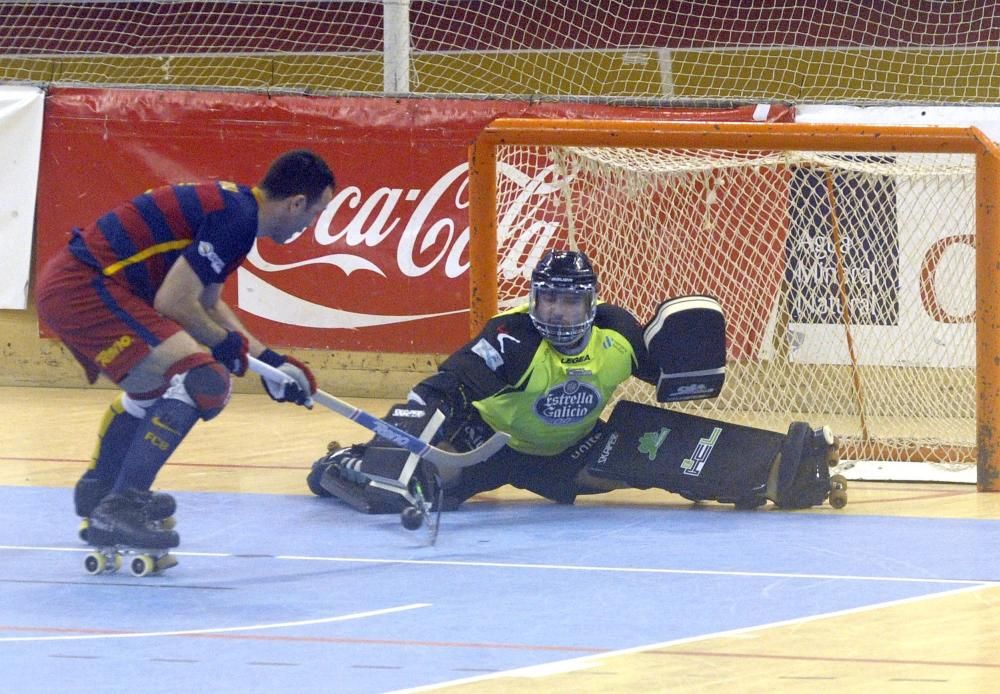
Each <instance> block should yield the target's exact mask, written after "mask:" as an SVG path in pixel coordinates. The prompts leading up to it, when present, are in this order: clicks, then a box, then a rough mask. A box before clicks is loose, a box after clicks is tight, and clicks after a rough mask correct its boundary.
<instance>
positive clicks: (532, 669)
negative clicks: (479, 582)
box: [386, 584, 992, 694]
mask: <svg viewBox="0 0 1000 694" xmlns="http://www.w3.org/2000/svg"><path fill="white" fill-rule="evenodd" d="M989 587H992V584H984V585H978V586H969V587H965V588H957V589H955V590H949V591H945V592H942V593H932V594H930V595H919V596H915V597H910V598H901V599H899V600H890V601H888V602H880V603H876V604H874V605H863V606H861V607H852V608H850V609H846V610H837V611H835V612H825V613H823V614H818V615H811V616H809V617H796V618H794V619H786V620H782V621H780V622H771V623H768V624H759V625H757V626H752V627H742V628H740V629H730V630H727V631H719V632H715V633H712V634H700V635H698V636H688V637H685V638H680V639H673V640H672V641H661V642H660V643H650V644H646V645H644V646H634V647H632V648H623V649H621V650H617V651H608V652H607V653H595V654H592V655H585V656H580V657H577V658H569V659H567V660H557V661H554V662H551V663H545V664H542V665H530V666H528V667H522V668H515V669H513V670H505V671H503V672H491V673H489V674H486V675H476V676H473V677H466V678H463V679H457V680H449V681H446V682H437V683H435V684H429V685H422V686H420V687H412V688H408V689H396V690H393V691H391V692H386V694H417V693H418V692H429V691H435V690H437V689H439V688H441V687H454V686H458V685H462V684H471V683H474V682H483V681H486V680H495V679H499V678H501V677H524V678H532V677H546V676H550V675H556V674H562V673H566V672H574V671H576V670H585V669H588V668H592V667H597V666H598V665H601V664H602V663H603V661H604V660H605V659H609V658H614V657H617V656H622V655H629V654H631V653H641V652H643V651H651V650H661V649H664V648H671V647H673V646H681V645H684V644H689V643H698V642H701V641H708V640H711V639H718V638H727V637H732V636H740V635H742V634H750V633H753V632H757V631H764V630H766V629H775V628H778V627H784V626H791V625H794V624H806V623H808V622H815V621H819V620H822V619H829V618H832V617H843V616H845V615H851V614H859V613H862V612H870V611H872V610H879V609H882V608H884V607H895V606H897V605H907V604H910V603H916V602H921V601H924V600H932V599H936V598H940V597H945V596H952V595H957V594H960V593H965V592H970V591H975V590H982V589H984V588H989Z"/></svg>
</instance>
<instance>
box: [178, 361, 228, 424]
mask: <svg viewBox="0 0 1000 694" xmlns="http://www.w3.org/2000/svg"><path fill="white" fill-rule="evenodd" d="M231 394H232V381H231V380H230V377H229V372H228V371H227V370H226V368H225V367H224V366H222V364H220V363H218V362H212V363H210V364H201V365H199V366H196V367H194V368H193V369H191V370H190V371H185V372H184V373H180V374H175V375H174V376H172V377H171V378H170V387H169V388H168V389H167V392H166V393H165V394H164V397H165V398H170V399H173V400H180V401H181V402H184V403H187V404H188V405H191V406H192V407H194V408H195V409H196V410H197V411H198V415H199V416H200V417H201V418H202V419H204V420H205V421H206V422H207V421H208V420H210V419H212V418H214V417H216V416H217V415H218V414H219V413H220V412H222V408H224V407H225V406H226V403H228V402H229V396H230V395H231Z"/></svg>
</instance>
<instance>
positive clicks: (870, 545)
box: [0, 487, 1000, 694]
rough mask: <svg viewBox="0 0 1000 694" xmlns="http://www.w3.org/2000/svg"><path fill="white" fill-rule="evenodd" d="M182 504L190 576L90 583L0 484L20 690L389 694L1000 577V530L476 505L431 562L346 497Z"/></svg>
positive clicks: (11, 649) (763, 515) (791, 516)
mask: <svg viewBox="0 0 1000 694" xmlns="http://www.w3.org/2000/svg"><path fill="white" fill-rule="evenodd" d="M176 496H177V499H178V504H179V512H178V515H179V524H178V528H177V529H178V531H179V532H180V534H181V547H180V548H179V550H178V552H177V554H178V557H179V560H180V564H179V565H178V566H177V567H175V568H173V569H170V570H169V571H168V572H167V573H166V574H164V575H162V576H153V577H146V578H135V577H133V576H131V575H129V574H128V573H127V572H122V573H119V574H110V575H102V576H88V575H86V573H85V572H84V570H83V557H84V554H85V548H84V546H83V545H82V544H81V543H79V541H77V539H76V536H75V530H76V518H75V517H74V516H73V515H72V512H71V492H70V491H69V490H66V489H48V488H36V487H0V504H2V505H3V508H5V510H6V513H5V516H6V518H7V519H8V522H7V523H4V524H3V528H2V530H0V545H2V548H0V559H2V560H3V562H2V567H0V585H2V592H0V595H2V598H0V670H2V671H3V672H4V674H5V678H4V680H5V681H6V682H7V683H8V684H9V683H11V682H16V683H17V686H16V691H19V692H49V691H60V692H73V691H88V692H91V691H94V690H95V689H102V688H106V687H107V686H111V687H112V688H113V689H118V688H121V689H124V688H126V687H130V683H132V684H134V685H135V686H137V687H139V688H140V690H141V691H144V692H160V691H162V692H174V691H182V690H186V689H189V688H190V689H196V688H199V687H204V686H205V685H206V683H208V682H217V683H218V686H216V687H213V688H214V689H217V690H219V689H221V691H244V692H257V691H260V692H264V691H268V692H273V691H310V690H312V691H336V692H343V693H358V694H363V693H368V692H389V691H394V690H400V689H405V688H408V687H418V686H422V685H429V684H433V683H443V682H448V681H452V680H459V679H464V678H469V677H475V676H478V675H486V674H489V673H494V672H501V671H506V670H510V669H514V668H519V667H525V666H530V665H538V664H544V663H552V662H555V661H560V660H566V659H570V658H577V657H580V656H586V655H594V654H598V653H602V652H606V651H615V650H620V649H626V648H631V647H638V646H643V645H647V644H655V643H660V642H664V641H672V640H676V639H683V638H689V637H698V636H702V635H707V634H712V633H717V632H723V631H729V630H733V629H739V628H744V627H753V626H757V625H764V624H771V623H775V622H781V621H784V620H791V619H798V618H803V617H809V616H813V615H822V614H828V613H831V612H837V611H841V610H847V609H851V608H858V607H864V606H868V605H874V604H878V603H883V602H889V601H895V600H900V599H905V598H911V597H918V596H924V595H928V594H933V593H938V592H942V591H952V590H958V589H962V588H966V587H969V586H973V585H975V584H976V583H982V582H996V581H1000V566H998V565H997V562H996V561H995V555H996V550H995V546H996V538H997V537H998V536H1000V521H983V520H949V519H944V520H941V519H919V518H899V517H879V516H847V515H839V514H833V513H830V514H807V513H780V512H764V511H756V512H753V511H750V512H738V511H734V510H731V509H729V508H726V507H721V506H717V505H706V506H705V507H703V508H698V507H692V508H681V509H677V508H673V509H657V508H652V507H635V506H611V505H609V506H599V505H598V506H595V505H587V506H576V507H567V506H557V505H554V504H549V503H545V502H539V503H525V502H511V503H507V504H494V503H470V504H467V505H466V506H465V507H463V508H462V510H460V511H458V512H454V513H448V514H445V515H444V518H443V522H442V526H441V532H440V536H439V538H438V542H437V544H436V545H435V546H433V547H431V546H429V545H428V544H427V543H426V539H427V536H426V534H425V533H424V532H423V531H416V532H411V531H407V530H405V529H403V528H402V527H401V525H400V524H399V521H398V518H397V517H396V516H363V515H361V514H358V513H356V512H354V511H351V510H349V509H347V508H345V507H343V506H340V505H339V504H337V503H336V502H334V501H332V500H326V499H317V498H313V497H307V496H275V495H261V494H211V493H180V494H177V495H176ZM12 519H16V522H11V520H12Z"/></svg>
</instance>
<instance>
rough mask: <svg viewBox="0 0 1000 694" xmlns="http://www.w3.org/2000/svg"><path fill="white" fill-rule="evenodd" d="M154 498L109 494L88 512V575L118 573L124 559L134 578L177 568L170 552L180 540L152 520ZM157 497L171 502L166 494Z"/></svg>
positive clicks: (133, 493)
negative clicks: (89, 548)
mask: <svg viewBox="0 0 1000 694" xmlns="http://www.w3.org/2000/svg"><path fill="white" fill-rule="evenodd" d="M155 496H156V495H154V494H152V493H150V492H143V491H138V490H134V489H127V490H125V491H124V492H122V493H120V494H114V493H112V494H108V495H107V496H106V497H104V498H103V499H102V500H101V502H100V503H99V504H98V505H97V506H96V507H95V508H94V509H93V510H92V511H91V513H90V518H89V525H88V527H87V531H86V542H87V544H89V545H91V546H92V547H94V548H95V550H94V551H93V552H91V553H90V554H88V555H87V557H86V559H85V560H84V568H85V569H86V570H87V573H89V574H91V575H97V574H101V573H105V572H109V573H110V572H115V571H118V569H120V568H121V566H122V564H123V561H124V560H125V559H127V560H128V563H129V570H130V571H131V572H132V574H133V575H134V576H146V575H149V574H157V573H160V572H162V571H165V570H166V569H169V568H170V567H172V566H176V565H177V558H176V557H174V556H173V555H172V554H170V550H171V549H172V548H174V547H176V546H177V545H179V544H180V537H179V536H178V535H177V533H176V532H175V531H174V530H168V529H164V528H163V527H161V524H162V520H160V521H156V520H151V515H153V512H154V511H156V510H157V509H155V508H154V507H155V506H156V505H157V502H154V501H153V497H155ZM160 496H161V497H166V498H168V499H170V501H171V502H173V499H172V497H170V496H169V495H167V494H163V495H160ZM159 503H165V502H163V501H161V502H159ZM162 508H165V506H164V507H162ZM162 508H161V509H159V511H160V512H161V513H162Z"/></svg>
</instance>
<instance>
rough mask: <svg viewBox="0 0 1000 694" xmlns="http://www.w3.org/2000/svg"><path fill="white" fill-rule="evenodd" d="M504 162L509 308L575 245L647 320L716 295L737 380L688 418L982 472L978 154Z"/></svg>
mask: <svg viewBox="0 0 1000 694" xmlns="http://www.w3.org/2000/svg"><path fill="white" fill-rule="evenodd" d="M497 160H498V162H497V166H498V168H497V172H498V173H497V211H496V212H497V218H498V232H497V233H498V246H499V247H498V255H497V259H498V260H497V262H498V275H499V294H498V299H499V302H500V305H501V307H506V306H511V305H514V304H517V303H520V302H522V301H524V300H525V298H526V296H527V293H528V289H529V277H530V269H531V268H532V267H533V266H534V264H535V262H536V261H537V259H538V258H539V257H540V256H541V254H542V253H543V252H544V250H545V249H548V248H552V247H567V246H569V247H575V248H579V249H580V250H583V251H585V252H587V253H588V254H589V255H590V256H591V258H592V259H593V261H594V263H595V266H596V267H597V268H598V271H599V276H600V281H601V288H600V295H601V298H602V299H603V300H604V301H608V302H611V303H616V304H619V305H622V306H625V307H626V308H628V309H629V310H631V311H632V312H633V313H635V314H636V315H637V316H638V317H639V319H640V320H641V321H643V322H645V321H647V320H648V319H649V318H650V317H651V316H652V314H653V312H654V310H655V308H656V306H657V304H658V303H659V302H661V301H663V300H664V299H665V298H667V297H673V296H679V295H685V294H710V295H713V296H715V297H717V298H718V299H719V300H720V302H721V304H722V305H723V307H724V309H725V312H726V317H727V342H728V355H729V364H728V372H727V380H726V386H725V389H724V391H723V393H722V395H721V396H720V397H719V398H717V399H714V400H706V401H702V402H695V403H688V404H686V405H684V406H683V409H686V410H688V411H692V412H697V413H700V414H702V415H704V416H709V417H714V418H718V419H722V420H726V421H732V422H736V423H740V424H747V425H751V426H758V427H763V428H768V429H774V430H779V431H784V430H785V429H786V428H787V426H788V423H789V422H790V421H792V420H805V421H808V422H811V423H814V424H816V425H818V424H821V423H825V424H830V425H831V426H832V427H833V428H834V429H835V431H836V432H837V433H838V435H840V436H841V437H842V440H843V442H844V444H845V452H846V454H847V456H849V457H850V456H855V457H864V458H866V459H874V460H900V459H902V460H931V461H937V462H940V463H945V464H955V465H959V466H962V465H966V464H968V463H969V462H970V456H971V455H972V451H973V450H974V449H973V447H974V445H975V399H976V398H975V344H974V340H975V335H974V324H973V322H972V321H973V320H974V317H973V316H974V314H973V311H974V305H975V278H974V270H973V268H974V265H975V263H974V250H973V246H974V243H975V236H974V234H975V219H974V210H975V206H974V197H975V195H974V168H973V167H974V165H975V163H974V160H973V158H972V157H971V155H961V154H934V155H920V154H905V155H894V156H885V155H881V154H871V155H865V154H857V153H854V154H836V153H822V154H820V153H811V152H792V151H788V152H758V151H732V150H667V149H631V148H613V147H599V148H569V147H567V148H548V147H536V146H510V145H506V146H501V147H500V148H499V151H498V157H497ZM618 397H626V398H628V399H632V400H638V401H640V402H652V401H654V399H655V393H654V392H653V389H652V388H651V387H649V386H647V385H646V384H643V383H641V382H639V381H631V382H629V383H628V384H627V385H626V386H625V387H623V388H622V389H620V392H619V394H618ZM862 449H863V452H862Z"/></svg>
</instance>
